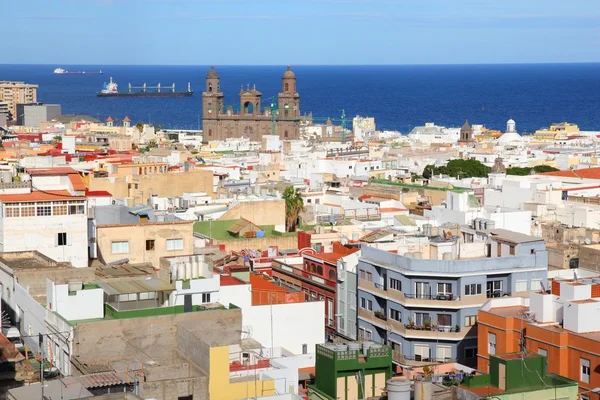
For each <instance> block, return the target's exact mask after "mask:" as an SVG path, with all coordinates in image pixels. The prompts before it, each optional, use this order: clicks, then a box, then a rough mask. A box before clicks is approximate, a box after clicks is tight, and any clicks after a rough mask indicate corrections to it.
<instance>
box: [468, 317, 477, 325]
mask: <svg viewBox="0 0 600 400" xmlns="http://www.w3.org/2000/svg"><path fill="white" fill-rule="evenodd" d="M476 324H477V315H467V316H466V317H465V326H474V325H476Z"/></svg>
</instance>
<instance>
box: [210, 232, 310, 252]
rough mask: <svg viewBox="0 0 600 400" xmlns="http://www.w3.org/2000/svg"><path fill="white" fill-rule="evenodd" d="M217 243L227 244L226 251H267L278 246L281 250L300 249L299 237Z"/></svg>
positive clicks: (219, 241)
mask: <svg viewBox="0 0 600 400" xmlns="http://www.w3.org/2000/svg"><path fill="white" fill-rule="evenodd" d="M215 242H218V243H219V244H225V250H226V251H241V250H244V249H252V250H267V249H268V248H269V246H277V247H278V248H279V250H289V249H297V248H298V237H297V236H281V237H268V238H252V239H230V240H218V241H217V240H215Z"/></svg>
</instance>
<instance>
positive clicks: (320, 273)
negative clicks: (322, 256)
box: [317, 265, 323, 275]
mask: <svg viewBox="0 0 600 400" xmlns="http://www.w3.org/2000/svg"><path fill="white" fill-rule="evenodd" d="M317 274H319V275H323V267H321V266H320V265H318V266H317Z"/></svg>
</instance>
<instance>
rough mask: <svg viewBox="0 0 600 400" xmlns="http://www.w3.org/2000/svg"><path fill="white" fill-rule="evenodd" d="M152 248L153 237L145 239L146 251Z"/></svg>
mask: <svg viewBox="0 0 600 400" xmlns="http://www.w3.org/2000/svg"><path fill="white" fill-rule="evenodd" d="M152 250H154V239H147V240H146V251H152Z"/></svg>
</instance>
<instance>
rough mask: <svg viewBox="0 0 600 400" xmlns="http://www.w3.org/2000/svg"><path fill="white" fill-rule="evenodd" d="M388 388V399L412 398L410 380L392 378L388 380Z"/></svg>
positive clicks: (402, 399) (408, 399)
mask: <svg viewBox="0 0 600 400" xmlns="http://www.w3.org/2000/svg"><path fill="white" fill-rule="evenodd" d="M386 389H387V393H388V396H387V397H388V400H410V392H411V390H410V381H409V380H407V379H401V378H392V379H390V380H388V381H387V383H386Z"/></svg>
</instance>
